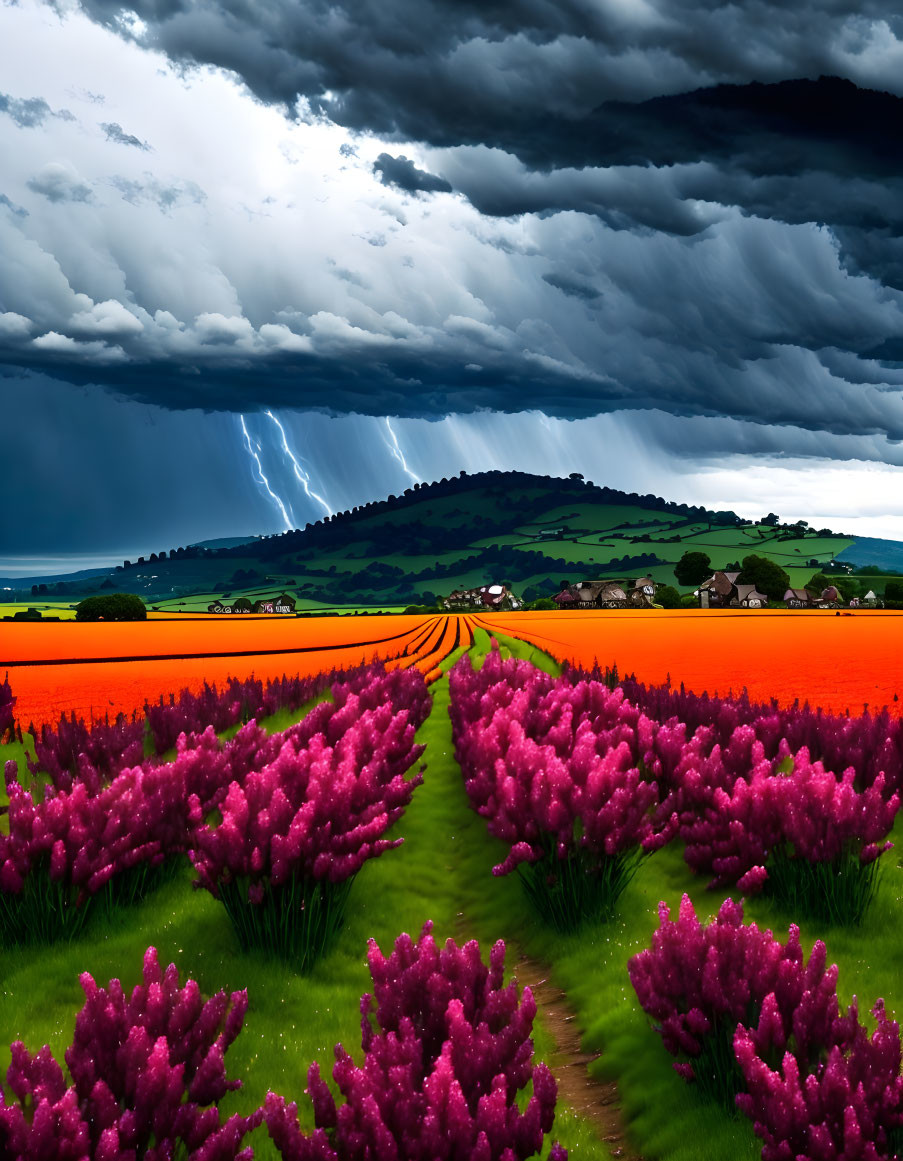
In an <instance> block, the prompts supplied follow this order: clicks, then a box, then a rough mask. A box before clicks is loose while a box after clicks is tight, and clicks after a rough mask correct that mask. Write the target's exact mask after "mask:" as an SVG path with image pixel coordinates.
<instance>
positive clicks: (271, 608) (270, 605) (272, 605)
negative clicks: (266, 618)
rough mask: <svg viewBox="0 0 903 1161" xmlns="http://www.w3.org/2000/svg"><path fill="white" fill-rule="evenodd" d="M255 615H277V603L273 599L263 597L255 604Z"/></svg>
mask: <svg viewBox="0 0 903 1161" xmlns="http://www.w3.org/2000/svg"><path fill="white" fill-rule="evenodd" d="M254 612H255V613H275V612H276V602H275V600H274V599H273V598H272V597H262V598H261V599H260V600H259V601H255V602H254Z"/></svg>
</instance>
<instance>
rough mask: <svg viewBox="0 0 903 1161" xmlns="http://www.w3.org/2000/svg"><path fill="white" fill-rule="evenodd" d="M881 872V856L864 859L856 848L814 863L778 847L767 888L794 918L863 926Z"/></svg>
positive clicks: (770, 863)
mask: <svg viewBox="0 0 903 1161" xmlns="http://www.w3.org/2000/svg"><path fill="white" fill-rule="evenodd" d="M880 875H881V867H880V859H873V860H872V861H871V862H870V863H863V862H862V860H861V859H860V857H859V851H858V850H855V849H853V848H849V849H847V850H844V851H843V853H842V854H841V855H840V856H838V858H836V859H834V860H832V861H831V862H815V863H810V862H809V861H808V860H807V859H801V858H797V857H795V856H794V855H793V854H792V853H791V852H790V851H787V850H785V849H784V848H783V847H778V848H777V850H775V851H774V852H772V857H771V859H770V860H769V863H768V879H767V881H766V884H765V889H766V891H767V893H768V894H769V895H771V896H772V898H773V899H774V900H775V902H777V903H779V904H780V905H781V906H782V907H784V908H785V909H786V911H787V913H788V915H792V916H793V917H794V918H796V917H798V916H807V917H809V918H812V919H816V920H820V921H822V922H826V923H832V924H835V923H836V924H843V923H846V924H851V925H853V926H859V925H860V924H861V923H862V920H863V917H864V916H865V913H866V911H867V910H868V908H869V904H870V903H871V901H872V899H873V898H874V896H875V892H876V890H877V889H878V881H879V877H880Z"/></svg>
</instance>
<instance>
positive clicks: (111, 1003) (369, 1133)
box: [0, 923, 567, 1161]
mask: <svg viewBox="0 0 903 1161" xmlns="http://www.w3.org/2000/svg"><path fill="white" fill-rule="evenodd" d="M504 957H505V945H504V944H503V943H501V942H499V943H497V944H496V946H495V947H494V948H493V949H492V953H491V956H490V964H489V967H488V968H487V966H486V965H485V964H484V963H483V962H482V960H481V958H480V949H479V946H478V945H477V943H476V942H475V941H474V942H470V943H468V944H465V945H464V946H463V947H458V946H457V945H456V944H455V943H454V942H453V941H452V940H449V941H448V942H447V943H446V945H445V947H444V948H439V947H438V946H437V945H436V943H435V941H434V939H433V937H432V934H431V925H430V924H429V923H428V924H427V925H426V926H425V927H424V930H423V932H422V933H421V936H420V938H419V940H417V941H416V942H414V941H413V940H411V938H410V937H409V936H406V935H403V936H400V937H399V938H398V940H397V941H396V944H395V947H394V949H393V950H392V952H391V953H390V954H389V955H388V956H384V955H383V954H382V953H381V951H380V949H379V948H378V947H377V945H376V943H375V942H374V941H372V940H371V942H370V949H369V953H368V964H369V968H370V973H371V977H372V980H373V993H372V995H370V994H368V995H365V996H363V998H362V1000H361V1013H362V1021H361V1025H362V1049H363V1060H362V1063H361V1064H360V1065H359V1066H358V1065H356V1064H355V1063H354V1061H353V1059H352V1057H351V1056H350V1054H349V1053H348V1052H347V1051H346V1050H345V1049H344V1048H343V1047H342V1046H341V1045H337V1046H336V1050H335V1055H336V1063H335V1067H334V1069H333V1080H334V1082H335V1084H336V1086H337V1088H338V1090H339V1094H340V1099H339V1100H338V1101H337V1100H336V1098H335V1097H334V1096H333V1094H332V1092H331V1091H330V1089H329V1087H328V1086H327V1084H326V1083H325V1081H324V1080H323V1079H322V1078H321V1076H320V1071H319V1067H318V1065H317V1064H316V1063H313V1064H311V1066H310V1070H309V1072H308V1090H307V1091H308V1092H309V1094H310V1097H311V1101H312V1105H313V1115H314V1122H315V1127H314V1129H313V1131H312V1132H305V1131H304V1130H303V1129H302V1127H301V1123H300V1121H299V1116H298V1107H297V1104H296V1103H295V1102H294V1101H292V1102H287V1101H286V1100H285V1098H284V1097H283V1096H280V1095H277V1094H275V1093H272V1092H271V1093H269V1094H268V1095H267V1097H266V1100H265V1103H264V1105H263V1106H262V1107H261V1108H259V1109H257V1110H256V1111H255V1112H253V1113H251V1114H250V1115H249V1116H241V1115H239V1114H234V1115H232V1116H230V1117H228V1118H224V1117H223V1116H222V1114H221V1112H220V1109H219V1102H220V1101H221V1100H223V1098H224V1097H226V1095H227V1094H228V1093H229V1092H230V1091H231V1090H234V1089H236V1088H239V1087H240V1086H241V1082H240V1081H239V1080H237V1079H230V1078H229V1077H227V1074H226V1065H225V1054H226V1052H227V1050H228V1049H229V1047H230V1045H231V1044H232V1043H233V1042H234V1041H235V1039H236V1038H237V1037H238V1036H239V1034H240V1032H241V1029H242V1025H243V1022H244V1017H245V1013H246V1010H247V1007H248V996H247V993H246V992H243V991H242V992H233V993H232V994H231V995H227V994H226V993H225V992H219V993H218V994H217V995H215V996H213V997H211V998H210V999H207V1000H205V999H204V998H203V997H202V995H201V993H200V990H199V988H198V986H197V984H196V983H195V982H194V981H193V980H188V981H187V982H186V983H185V984H184V985H180V984H179V980H178V973H177V971H176V968H175V966H174V965H172V964H170V965H169V967H168V968H166V969H165V970H163V969H162V968H161V966H160V963H159V961H158V958H157V953H156V951H155V949H154V948H152V947H151V948H148V950H147V953H146V955H145V958H144V972H143V976H144V978H143V983H141V984H139V985H138V986H137V987H135V988H134V989H133V990H132V992H131V993H130V994H126V992H125V990H124V989H123V988H122V985H121V984H120V982H119V980H112V981H111V982H110V984H109V986H108V987H106V988H104V987H99V986H98V985H97V984H96V983H95V981H94V980H93V979H92V977H91V976H90V975H88V974H87V973H85V974H84V975H83V976H82V977H81V983H82V987H83V989H84V992H85V1004H84V1006H83V1008H82V1009H81V1011H80V1012H79V1014H78V1016H77V1018H76V1022H75V1032H74V1036H73V1040H72V1044H71V1046H70V1047H69V1048H68V1049H67V1050H66V1053H65V1065H66V1070H67V1071H68V1074H69V1075H68V1078H67V1077H66V1074H65V1072H64V1070H63V1067H62V1066H61V1065H60V1063H59V1062H58V1061H57V1060H56V1059H55V1058H54V1056H53V1055H52V1053H51V1051H50V1049H49V1048H48V1047H44V1048H43V1049H41V1050H40V1051H39V1052H38V1053H36V1054H35V1055H33V1056H32V1055H31V1054H30V1053H29V1052H28V1051H27V1049H26V1048H25V1046H24V1044H22V1043H21V1042H16V1043H15V1044H13V1045H12V1063H11V1065H10V1067H9V1070H8V1072H7V1077H6V1079H7V1092H2V1090H0V1098H2V1099H0V1153H2V1155H3V1156H9V1157H16V1158H18V1159H20V1161H47V1159H51V1158H53V1159H60V1161H62V1159H67V1161H88V1159H89V1158H91V1159H92V1161H134V1159H135V1158H138V1157H140V1158H144V1159H146V1161H169V1159H171V1158H173V1157H186V1158H190V1159H191V1161H230V1159H237V1161H249V1159H250V1158H251V1157H253V1148H252V1147H251V1146H250V1145H248V1144H246V1138H247V1136H248V1134H249V1133H250V1132H251V1131H252V1130H254V1129H255V1128H257V1127H258V1126H260V1125H261V1124H263V1125H265V1126H266V1129H267V1131H268V1133H269V1136H270V1138H271V1140H272V1142H273V1144H274V1145H275V1147H276V1150H277V1152H278V1153H279V1155H280V1156H282V1157H283V1158H285V1159H286V1161H357V1159H360V1161H364V1159H365V1158H366V1159H368V1161H395V1159H397V1158H398V1157H404V1158H406V1159H409V1161H419V1159H421V1158H423V1159H424V1161H427V1159H430V1161H432V1159H446V1158H448V1159H452V1158H462V1157H467V1158H471V1159H474V1161H495V1159H498V1161H520V1159H521V1158H526V1157H530V1156H533V1155H534V1154H536V1153H539V1152H540V1150H541V1149H542V1145H543V1139H544V1137H545V1136H546V1134H548V1133H549V1132H550V1130H551V1128H552V1123H553V1120H554V1115H555V1102H556V1097H557V1088H556V1084H555V1080H554V1078H553V1077H552V1074H551V1073H550V1072H549V1070H548V1068H547V1067H546V1066H545V1065H544V1064H534V1062H533V1043H532V1040H531V1032H532V1027H533V1020H534V1017H535V1015H536V1004H535V1001H534V1000H533V996H532V994H531V992H530V989H529V988H524V990H523V994H522V995H519V993H518V988H517V984H516V983H515V982H514V981H512V982H511V983H509V984H508V985H507V986H504V985H503V975H504ZM528 1087H529V1088H530V1089H531V1090H532V1091H531V1092H530V1095H529V1098H528V1099H527V1100H526V1102H524V1101H523V1100H522V1101H521V1102H520V1104H519V1103H518V1099H517V1098H518V1095H519V1094H520V1093H523V1092H524V1090H526V1089H528ZM550 1156H551V1158H552V1161H566V1158H567V1153H566V1151H565V1150H564V1149H562V1148H561V1147H560V1146H558V1145H557V1144H554V1145H553V1146H552V1151H551V1154H550Z"/></svg>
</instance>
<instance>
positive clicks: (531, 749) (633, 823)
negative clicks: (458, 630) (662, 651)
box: [450, 649, 677, 931]
mask: <svg viewBox="0 0 903 1161" xmlns="http://www.w3.org/2000/svg"><path fill="white" fill-rule="evenodd" d="M450 680H451V695H452V700H451V709H450V713H451V717H452V725H453V731H454V741H455V756H456V758H457V759H458V762H459V763H460V766H461V769H462V772H463V775H464V779H465V784H466V787H467V793H468V796H469V798H470V802H471V805H472V807H473V808H474V810H476V811H477V813H478V814H480V815H482V816H483V817H484V818H485V819H486V820H487V822H488V826H489V830H490V832H491V833H492V834H494V835H495V836H496V837H498V838H500V839H502V840H503V841H505V842H507V843H508V844H509V845H510V848H511V849H510V852H509V854H508V857H507V858H506V859H505V860H504V861H503V862H502V863H500V864H499V865H498V866H497V867H495V868H494V870H493V873H494V874H496V875H505V874H509V873H510V872H511V871H515V870H516V871H517V873H518V874H519V875H520V877H521V881H522V883H523V885H524V887H525V889H526V891H527V894H528V896H529V897H530V899H531V901H532V903H533V905H534V906H535V907H536V909H537V910H538V911H539V913H540V914H541V915H542V916H543V918H544V919H545V920H546V921H547V922H549V923H551V924H552V925H553V926H555V927H556V928H557V929H558V930H560V931H568V930H573V929H574V928H575V927H577V926H579V924H580V923H582V922H583V921H584V920H586V919H592V918H607V917H609V916H610V915H611V914H612V912H613V910H614V908H615V905H616V903H617V900H618V898H619V896H620V895H621V893H622V892H623V890H624V888H625V887H626V885H627V883H628V882H629V880H630V878H631V877H632V875H633V874H634V872H635V871H636V868H637V866H638V864H639V862H640V859H641V858H642V855H643V854H644V853H648V852H650V851H653V850H656V849H658V848H659V847H661V846H662V845H663V844H664V843H665V842H667V840H668V839H669V838H670V836H671V835H672V834H673V833H674V831H675V829H676V826H677V816H676V814H673V813H669V811H668V810H667V809H666V810H664V811H663V810H662V803H661V800H660V796H659V791H658V786H657V783H656V782H655V781H653V780H652V779H651V778H650V777H649V770H648V768H647V764H646V762H645V761H644V758H648V757H650V755H651V754H652V752H653V750H654V735H655V728H654V726H653V723H651V722H650V721H649V719H647V718H646V717H644V715H642V714H641V713H640V712H639V711H638V710H637V709H636V707H634V706H632V705H630V704H629V703H628V702H627V701H625V699H624V695H623V693H622V692H621V691H620V690H611V689H609V688H608V687H607V686H606V685H605V684H604V683H602V682H598V681H595V682H594V681H586V682H581V683H579V684H576V685H572V684H571V683H570V682H568V681H566V680H563V679H554V678H550V677H548V676H547V675H546V674H543V673H541V672H540V671H538V670H536V669H535V668H534V667H533V666H531V665H529V664H527V663H526V662H519V661H513V660H502V658H501V656H500V653H499V651H498V650H497V649H494V650H493V651H492V652H491V653H490V654H489V656H488V657H487V659H486V661H485V662H484V664H483V667H482V669H480V670H479V671H474V669H473V668H472V666H471V664H470V659H469V658H468V657H466V656H465V657H463V658H462V659H461V660H460V661H459V662H458V663H457V665H455V667H454V668H453V670H452V672H451V679H450Z"/></svg>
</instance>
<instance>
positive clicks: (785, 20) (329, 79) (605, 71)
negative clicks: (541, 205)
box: [82, 0, 903, 149]
mask: <svg viewBox="0 0 903 1161" xmlns="http://www.w3.org/2000/svg"><path fill="white" fill-rule="evenodd" d="M82 4H83V7H84V9H85V11H86V12H88V13H89V14H90V15H91V16H92V17H93V18H94V19H96V20H98V21H101V22H103V23H105V24H108V25H109V26H110V27H111V28H113V29H115V30H116V31H119V32H121V33H122V34H123V35H128V36H131V37H133V38H134V39H136V40H138V41H139V42H140V43H142V44H145V45H148V46H152V47H155V48H159V49H162V50H163V51H164V52H166V53H167V54H168V55H169V56H170V57H172V58H173V59H174V60H177V61H179V62H183V63H188V64H194V63H198V64H213V65H218V66H221V67H223V68H226V69H230V70H233V71H234V72H236V73H237V74H238V75H239V76H240V77H241V78H242V79H243V80H244V81H245V83H246V84H247V85H248V86H249V88H250V89H251V90H252V91H253V92H254V93H255V95H256V96H258V97H259V98H261V99H262V100H264V101H268V102H284V103H286V104H288V105H292V104H293V103H294V101H295V99H296V97H298V96H299V95H300V96H302V97H304V98H306V100H307V101H308V102H309V103H310V104H311V106H312V107H313V108H314V109H315V110H322V111H324V112H326V113H327V114H328V115H329V116H330V117H331V118H332V119H333V120H335V121H337V122H339V123H340V124H343V125H346V126H348V127H349V128H351V129H356V130H369V131H373V132H375V133H378V134H381V135H397V137H398V138H399V139H409V140H419V141H426V142H430V143H432V144H435V145H453V144H461V143H470V144H478V143H484V144H486V143H492V144H494V145H498V146H501V147H504V148H507V149H512V148H515V147H516V145H517V142H518V141H519V140H520V139H521V138H527V139H532V138H534V137H535V134H536V128H535V126H536V119H537V116H538V115H541V114H544V113H547V114H548V113H550V114H551V118H552V119H554V118H558V119H559V120H561V121H563V122H567V121H580V120H582V119H583V118H585V117H586V116H587V115H588V114H589V113H590V112H591V111H592V110H593V109H595V108H597V107H598V106H599V105H600V104H602V103H603V102H604V101H611V100H626V101H643V100H646V99H648V98H650V97H657V96H661V95H663V94H673V93H680V92H686V91H688V90H691V89H695V88H698V87H700V85H706V86H708V85H712V84H718V83H725V82H727V83H729V82H735V83H740V84H744V83H747V82H749V81H763V82H775V81H782V80H787V79H791V78H797V77H809V78H814V77H817V76H819V75H820V74H836V75H840V76H847V77H849V78H850V79H852V80H855V81H856V82H857V83H865V84H869V83H871V84H872V85H873V87H875V88H888V89H892V90H894V91H896V92H899V93H903V79H901V73H900V70H899V67H895V61H894V58H893V54H892V53H889V52H887V51H885V49H886V41H887V40H888V39H891V40H892V39H893V35H894V33H899V32H900V30H901V18H900V17H899V16H897V15H895V14H893V13H892V12H890V11H889V6H888V5H887V3H886V2H885V0H860V2H856V3H854V2H852V0H816V2H815V3H810V4H805V5H798V6H788V5H786V4H785V3H783V2H778V0H761V2H759V3H747V4H736V5H731V6H730V7H726V6H724V5H723V4H721V3H720V2H718V0H638V2H637V3H633V4H624V3H620V2H616V0H608V2H606V0H602V2H596V0H564V2H562V3H551V2H549V0H505V2H504V3H503V2H491V3H485V2H483V0H419V2H418V3H416V4H412V3H410V2H409V0H355V3H351V0H339V2H336V0H307V2H305V3H303V4H299V3H297V0H245V2H244V3H238V2H236V0H232V2H221V3H219V4H217V3H206V2H205V3H199V2H197V0H134V2H133V3H129V4H123V3H121V2H120V0H82ZM136 16H137V18H138V20H137V21H136V19H135V17H136ZM549 140H551V137H549Z"/></svg>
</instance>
